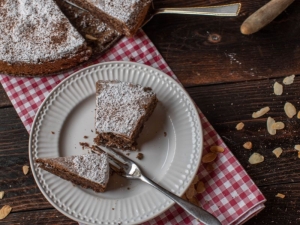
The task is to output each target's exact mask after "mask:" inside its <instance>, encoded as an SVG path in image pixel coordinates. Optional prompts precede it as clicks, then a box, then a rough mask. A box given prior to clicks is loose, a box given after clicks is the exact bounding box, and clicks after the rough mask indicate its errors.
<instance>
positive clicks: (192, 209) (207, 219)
mask: <svg viewBox="0 0 300 225" xmlns="http://www.w3.org/2000/svg"><path fill="white" fill-rule="evenodd" d="M106 149H107V151H105V152H106V153H107V154H108V157H109V159H110V161H112V163H114V164H116V165H117V166H119V167H120V168H121V169H117V173H118V174H120V175H121V176H123V177H126V178H129V179H134V180H141V181H144V182H145V183H147V184H149V185H151V186H152V187H154V188H155V189H157V190H158V191H160V192H162V193H163V194H165V195H166V196H168V197H169V198H170V199H172V200H173V201H174V202H175V203H177V204H178V205H180V206H181V207H182V208H183V209H184V210H185V211H187V212H188V213H189V214H191V215H192V216H194V217H195V218H196V219H198V220H199V221H200V222H202V223H204V224H206V225H221V223H220V221H219V220H218V219H217V218H216V217H214V216H213V215H212V214H210V213H209V212H207V211H205V210H204V209H202V208H199V207H197V206H195V205H193V204H191V203H189V202H187V201H185V200H183V199H182V198H180V197H178V196H177V195H175V194H173V193H171V192H170V191H168V190H166V189H164V188H163V187H161V186H160V185H158V184H156V183H155V182H153V181H152V180H150V179H149V178H147V177H146V176H145V175H143V174H142V171H141V169H140V168H139V167H138V165H137V164H136V163H135V162H133V161H132V160H131V159H129V158H128V157H126V156H125V155H123V154H121V153H118V152H117V151H116V150H114V149H111V148H107V147H106ZM92 151H93V152H95V153H99V152H102V151H104V150H102V149H100V148H99V147H97V146H93V148H92ZM113 169H114V170H115V168H114V167H113Z"/></svg>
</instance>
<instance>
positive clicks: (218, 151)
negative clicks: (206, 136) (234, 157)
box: [210, 145, 224, 153]
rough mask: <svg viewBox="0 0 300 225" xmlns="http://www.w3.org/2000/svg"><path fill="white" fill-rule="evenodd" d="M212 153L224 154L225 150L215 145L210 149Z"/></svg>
mask: <svg viewBox="0 0 300 225" xmlns="http://www.w3.org/2000/svg"><path fill="white" fill-rule="evenodd" d="M210 151H211V152H214V153H222V152H224V148H223V147H221V146H217V145H214V146H211V147H210Z"/></svg>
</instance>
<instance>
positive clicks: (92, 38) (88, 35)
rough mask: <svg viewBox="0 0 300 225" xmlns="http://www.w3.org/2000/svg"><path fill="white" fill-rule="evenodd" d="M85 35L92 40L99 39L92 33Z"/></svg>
mask: <svg viewBox="0 0 300 225" xmlns="http://www.w3.org/2000/svg"><path fill="white" fill-rule="evenodd" d="M85 37H86V38H87V39H89V40H92V41H97V40H98V39H97V38H95V37H94V36H92V35H90V34H86V35H85Z"/></svg>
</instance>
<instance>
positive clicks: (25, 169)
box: [22, 165, 29, 175]
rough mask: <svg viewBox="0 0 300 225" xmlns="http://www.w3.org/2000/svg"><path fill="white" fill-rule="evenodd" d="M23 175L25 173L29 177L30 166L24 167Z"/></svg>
mask: <svg viewBox="0 0 300 225" xmlns="http://www.w3.org/2000/svg"><path fill="white" fill-rule="evenodd" d="M22 169H23V173H24V175H27V173H28V172H29V166H26V165H25V166H23V168H22Z"/></svg>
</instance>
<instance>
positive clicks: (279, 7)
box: [241, 0, 294, 35]
mask: <svg viewBox="0 0 300 225" xmlns="http://www.w3.org/2000/svg"><path fill="white" fill-rule="evenodd" d="M293 1H294V0H271V1H270V2H268V3H267V4H265V5H264V6H263V7H261V8H260V9H258V10H257V11H256V12H255V13H253V14H252V15H251V16H249V17H248V18H247V19H246V20H245V21H244V23H243V24H242V26H241V32H242V34H247V35H248V34H253V33H255V32H257V31H259V30H260V29H261V28H263V27H264V26H266V25H267V24H269V23H270V22H271V21H272V20H274V19H275V18H276V17H277V16H278V15H279V14H280V13H282V12H283V11H284V10H285V9H286V8H287V7H288V6H289V5H290V4H292V2H293Z"/></svg>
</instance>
